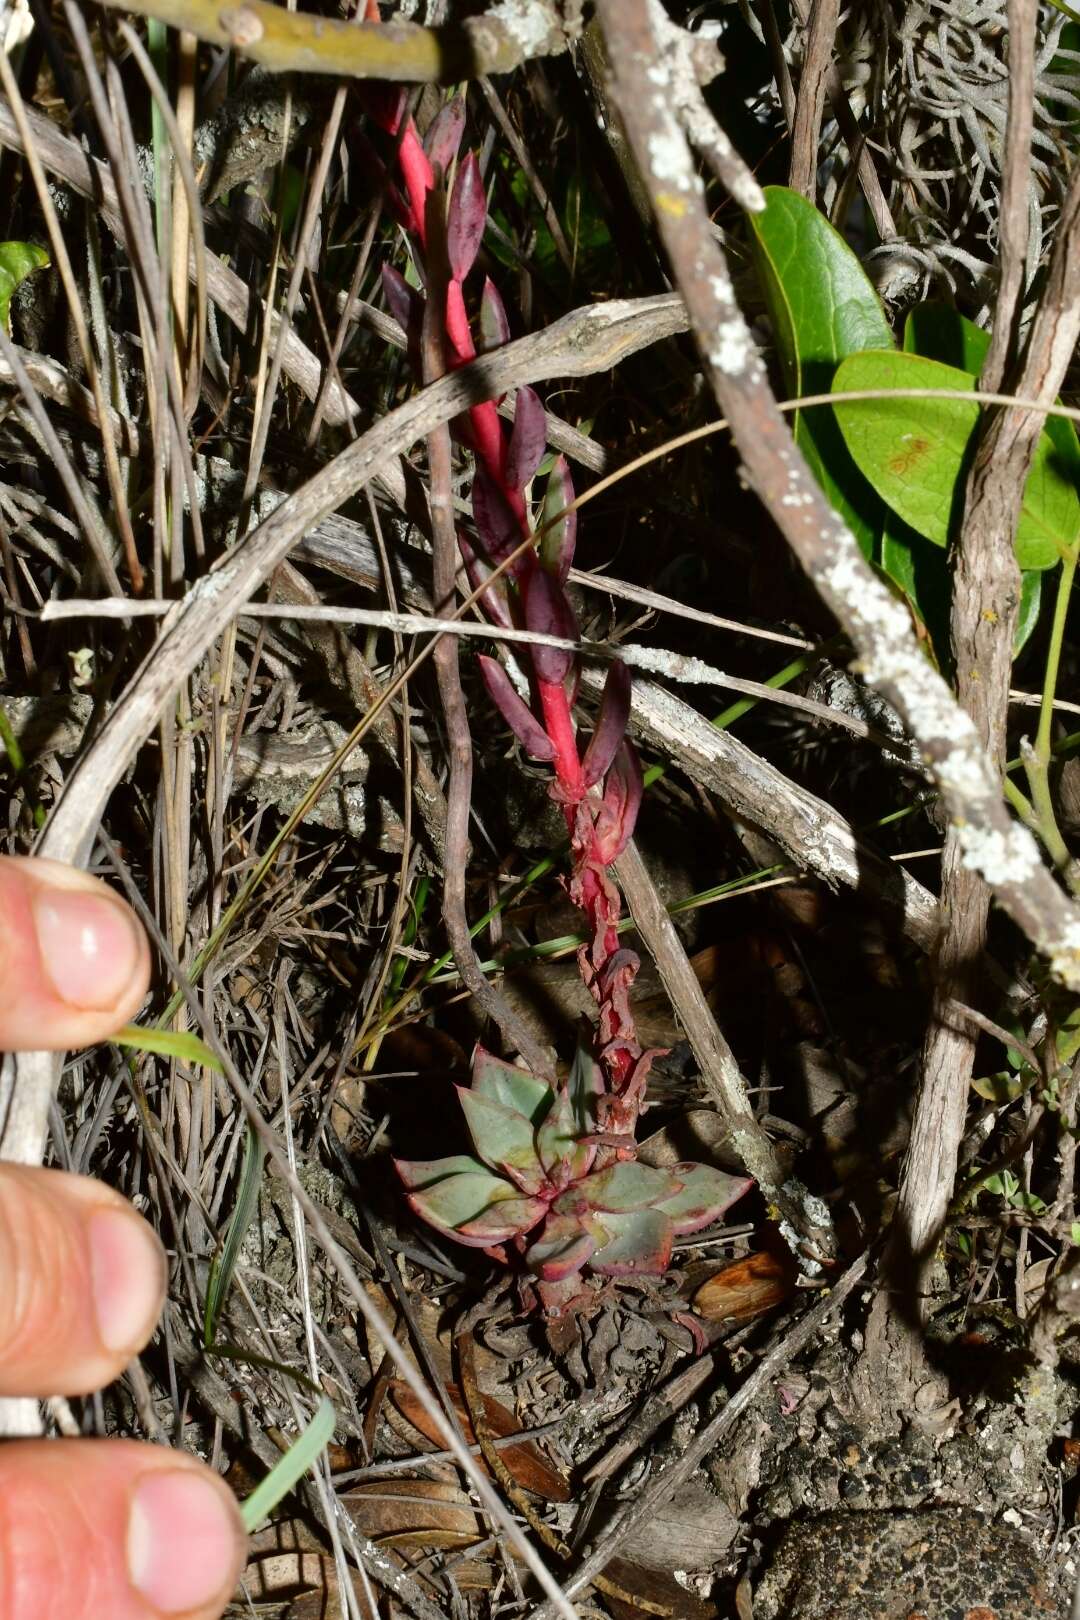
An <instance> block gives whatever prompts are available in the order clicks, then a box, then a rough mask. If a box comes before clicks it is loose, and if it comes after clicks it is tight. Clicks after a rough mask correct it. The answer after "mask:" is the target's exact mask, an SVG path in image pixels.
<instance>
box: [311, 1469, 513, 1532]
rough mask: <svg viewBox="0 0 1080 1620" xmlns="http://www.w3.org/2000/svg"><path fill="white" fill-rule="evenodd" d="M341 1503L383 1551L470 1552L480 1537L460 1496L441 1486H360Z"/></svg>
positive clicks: (387, 1482)
mask: <svg viewBox="0 0 1080 1620" xmlns="http://www.w3.org/2000/svg"><path fill="white" fill-rule="evenodd" d="M341 1501H342V1503H343V1504H344V1506H345V1508H346V1509H347V1510H348V1512H349V1514H350V1515H351V1517H352V1519H353V1522H354V1524H355V1525H356V1528H357V1529H358V1530H359V1531H360V1532H361V1534H362V1535H365V1536H367V1537H368V1539H369V1540H371V1541H376V1542H380V1543H381V1544H382V1545H384V1546H391V1547H413V1548H418V1547H428V1548H430V1547H458V1548H460V1547H471V1546H472V1545H473V1543H474V1542H477V1541H479V1540H480V1539H481V1537H482V1535H483V1533H484V1532H483V1529H482V1526H481V1523H480V1520H479V1518H478V1517H477V1514H476V1512H475V1510H474V1509H473V1508H472V1507H471V1506H470V1503H469V1498H468V1497H467V1496H466V1495H465V1492H464V1491H462V1490H460V1489H459V1488H458V1486H456V1485H452V1484H450V1483H449V1481H446V1480H438V1479H413V1478H411V1477H407V1476H406V1477H399V1476H395V1477H394V1478H392V1479H373V1480H366V1481H365V1482H364V1483H363V1484H362V1485H354V1486H353V1487H352V1488H351V1489H350V1490H348V1491H344V1492H343V1493H342V1496H341Z"/></svg>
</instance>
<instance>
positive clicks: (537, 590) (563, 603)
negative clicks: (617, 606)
mask: <svg viewBox="0 0 1080 1620" xmlns="http://www.w3.org/2000/svg"><path fill="white" fill-rule="evenodd" d="M525 625H526V628H527V629H529V630H532V631H533V632H534V633H535V634H536V635H542V636H564V637H565V638H566V639H567V640H568V641H576V640H577V634H578V627H577V620H576V619H575V618H574V610H573V608H572V607H571V606H570V603H569V602H568V601H567V600H566V593H565V592H564V590H563V588H562V586H561V585H560V584H559V583H558V581H557V580H554V579H552V577H551V575H550V574H546V573H545V572H544V570H543V569H542V568H537V569H534V570H533V574H532V577H531V579H530V580H529V584H528V587H527V589H526V592H525ZM529 651H530V653H531V654H532V661H533V668H534V669H535V670H536V674H537V678H538V679H539V680H541V681H547V683H548V684H549V685H550V686H561V685H562V683H563V681H564V680H565V679H566V677H567V675H568V674H569V673H570V668H571V666H572V664H573V662H574V654H573V652H572V651H571V650H570V649H569V648H568V647H544V646H531V647H530V648H529Z"/></svg>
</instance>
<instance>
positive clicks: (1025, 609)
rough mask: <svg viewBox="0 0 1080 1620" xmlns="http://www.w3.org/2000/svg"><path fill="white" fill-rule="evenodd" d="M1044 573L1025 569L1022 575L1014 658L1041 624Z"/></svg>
mask: <svg viewBox="0 0 1080 1620" xmlns="http://www.w3.org/2000/svg"><path fill="white" fill-rule="evenodd" d="M1042 582H1043V573H1042V571H1041V570H1039V569H1037V568H1025V569H1024V571H1023V573H1022V574H1021V575H1020V609H1019V612H1018V613H1017V615H1016V630H1015V632H1014V633H1013V657H1014V658H1015V657H1016V656H1017V655H1018V654H1019V653H1020V652H1022V651H1023V649H1024V646H1025V645H1026V643H1027V642H1028V641H1029V640H1030V639H1031V636H1032V633H1033V631H1034V629H1035V626H1036V625H1037V624H1038V622H1039V610H1040V608H1041V607H1042Z"/></svg>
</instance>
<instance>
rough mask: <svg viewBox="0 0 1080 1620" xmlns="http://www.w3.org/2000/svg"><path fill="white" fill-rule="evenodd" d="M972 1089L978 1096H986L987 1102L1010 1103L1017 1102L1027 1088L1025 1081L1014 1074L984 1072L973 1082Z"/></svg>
mask: <svg viewBox="0 0 1080 1620" xmlns="http://www.w3.org/2000/svg"><path fill="white" fill-rule="evenodd" d="M971 1089H972V1091H974V1092H975V1094H976V1096H978V1097H984V1098H985V1099H986V1101H987V1102H992V1103H1009V1102H1015V1101H1016V1099H1017V1097H1019V1096H1021V1095H1022V1094H1023V1092H1024V1090H1025V1089H1026V1088H1025V1086H1024V1082H1023V1081H1022V1080H1018V1079H1017V1077H1016V1076H1015V1075H1014V1074H1006V1073H1005V1072H1004V1071H1002V1073H1000V1074H984V1075H981V1076H980V1078H979V1079H978V1080H973V1081H972V1082H971Z"/></svg>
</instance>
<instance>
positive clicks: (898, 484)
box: [833, 350, 1080, 568]
mask: <svg viewBox="0 0 1080 1620" xmlns="http://www.w3.org/2000/svg"><path fill="white" fill-rule="evenodd" d="M973 387H974V378H973V377H972V376H971V375H970V374H969V373H967V372H963V371H958V370H956V369H955V368H954V367H952V366H945V365H942V364H940V363H939V362H938V361H936V360H927V359H924V358H923V357H922V356H919V355H914V354H902V353H896V352H889V351H875V350H869V351H867V352H866V353H863V354H856V355H851V356H850V357H849V358H848V359H847V360H845V361H844V362H843V363H842V364H841V365H840V367H839V368H838V370H837V373H836V376H835V378H834V381H833V388H834V390H835V391H847V390H854V389H875V390H885V391H887V390H889V389H894V388H927V389H934V390H941V391H942V392H943V393H946V392H948V391H949V390H956V389H964V390H970V389H972V388H973ZM834 410H835V413H836V417H837V420H838V422H839V424H840V429H841V432H842V433H843V435H844V439H845V442H846V443H847V446H848V449H849V450H850V451H851V454H852V456H853V457H854V459H855V461H856V463H857V464H858V467H859V470H860V471H861V472H862V473H863V474H864V476H865V477H866V478H867V479H869V481H870V483H871V484H873V486H874V488H875V489H876V490H877V492H878V494H879V495H880V496H881V498H882V500H884V501H885V502H886V504H887V505H888V506H889V507H891V508H892V510H893V511H895V512H896V513H898V515H899V516H900V517H901V518H903V520H904V522H905V523H908V524H910V525H911V527H912V528H913V529H915V530H917V531H918V533H919V534H921V535H924V536H925V537H926V539H928V540H932V541H933V542H934V544H935V545H939V546H944V545H947V544H948V541H949V538H950V534H951V532H952V529H953V526H954V522H955V518H956V514H957V511H958V508H959V504H960V502H961V500H962V498H963V488H964V477H965V474H966V470H967V463H968V457H969V454H970V451H971V448H972V445H973V440H974V434H975V428H976V425H977V422H978V418H979V406H978V405H976V404H974V403H973V402H971V403H969V402H968V401H966V400H959V399H947V398H942V400H941V401H940V403H939V402H938V401H937V400H936V399H932V398H931V399H889V398H884V399H876V400H866V401H862V400H861V401H848V402H846V403H837V405H836V406H835V407H834ZM1078 535H1080V499H1078V497H1077V491H1076V485H1075V483H1074V481H1073V479H1072V477H1071V476H1069V474H1068V473H1067V472H1066V470H1065V468H1064V465H1063V459H1062V457H1061V455H1060V454H1059V453H1058V451H1057V448H1056V446H1055V445H1054V444H1053V442H1052V441H1051V439H1050V436H1049V434H1045V433H1044V434H1043V436H1042V438H1041V439H1040V440H1039V444H1038V446H1037V448H1036V452H1035V459H1034V463H1033V465H1032V468H1031V473H1030V475H1029V477H1028V481H1027V485H1026V486H1025V490H1024V501H1023V506H1022V509H1021V516H1020V524H1019V527H1018V530H1017V536H1016V554H1017V558H1018V560H1019V562H1020V566H1021V567H1022V568H1052V567H1053V566H1054V564H1055V563H1056V562H1057V561H1058V560H1059V558H1060V557H1061V555H1062V553H1063V552H1064V551H1066V550H1067V549H1068V548H1069V547H1070V546H1072V545H1073V544H1074V543H1075V541H1076V539H1077V537H1078Z"/></svg>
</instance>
